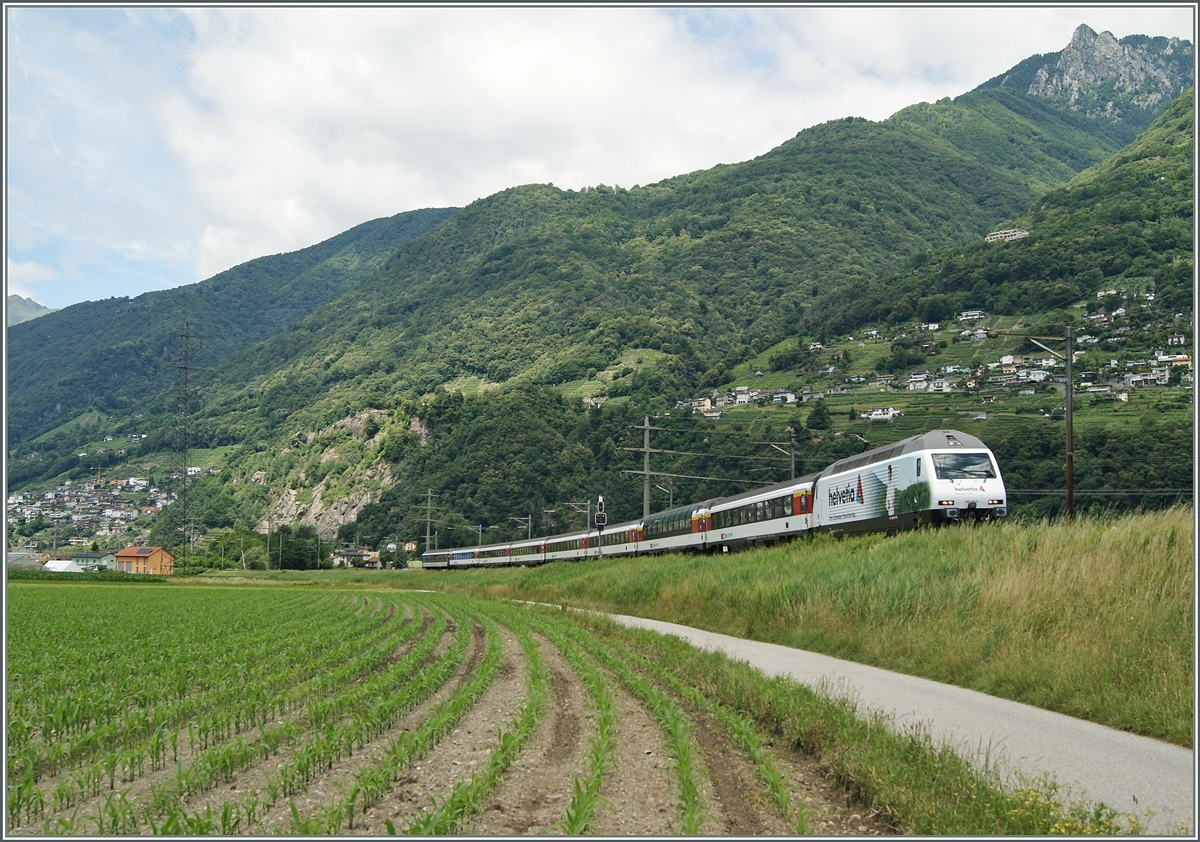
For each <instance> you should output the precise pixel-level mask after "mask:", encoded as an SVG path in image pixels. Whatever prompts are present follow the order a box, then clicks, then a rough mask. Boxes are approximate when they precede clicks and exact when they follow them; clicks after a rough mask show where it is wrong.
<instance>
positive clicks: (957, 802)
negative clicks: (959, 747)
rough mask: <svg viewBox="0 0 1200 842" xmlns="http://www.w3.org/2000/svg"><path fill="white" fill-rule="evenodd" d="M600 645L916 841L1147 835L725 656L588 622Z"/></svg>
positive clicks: (1046, 787)
mask: <svg viewBox="0 0 1200 842" xmlns="http://www.w3.org/2000/svg"><path fill="white" fill-rule="evenodd" d="M578 622H580V623H581V624H585V625H588V626H590V630H591V631H592V632H593V633H594V634H596V635H597V636H598V637H601V638H603V637H606V636H609V637H617V638H619V639H621V640H624V641H626V642H629V643H630V644H631V645H632V646H633V647H634V648H635V649H636V650H638V651H640V652H641V653H643V654H644V655H645V656H646V657H647V658H649V659H650V660H652V661H653V662H654V663H655V664H657V665H658V666H659V667H660V668H661V671H662V672H664V673H665V674H669V675H671V676H673V677H674V678H675V679H677V680H678V681H680V682H683V683H686V684H689V685H693V686H694V687H696V688H697V689H698V691H699V692H700V693H701V694H702V695H703V696H704V697H705V698H706V699H709V700H710V701H712V702H716V703H720V704H723V705H728V706H729V707H730V708H732V709H733V710H735V711H738V712H739V713H741V714H743V715H745V716H748V717H750V718H751V719H752V720H753V721H754V722H756V723H757V724H758V725H759V727H762V728H764V729H767V730H770V731H772V732H774V733H776V734H779V735H781V736H782V737H783V738H784V739H785V740H786V741H787V742H788V743H789V744H791V745H792V746H794V747H796V748H798V749H801V750H803V751H805V752H807V753H810V754H813V755H815V756H817V757H818V758H819V759H820V760H821V762H822V764H823V765H825V766H826V767H827V768H829V769H830V770H831V771H833V772H834V773H835V774H836V775H837V776H838V777H839V778H840V779H841V781H842V782H843V784H845V785H846V787H847V788H848V789H849V790H850V791H851V792H853V793H854V794H855V795H856V796H857V797H858V798H860V799H861V800H863V801H864V802H866V803H867V804H868V805H871V806H873V807H875V808H876V809H878V810H879V811H880V812H881V813H883V814H885V815H887V816H889V817H890V818H891V819H892V821H894V822H895V824H896V826H897V828H898V829H900V830H901V831H902V832H904V833H905V834H911V835H930V836H932V835H939V836H945V835H949V836H960V835H961V836H967V835H1051V834H1053V835H1060V834H1063V835H1091V834H1123V833H1128V832H1131V831H1132V832H1134V833H1136V832H1138V831H1139V829H1140V828H1139V825H1138V823H1137V821H1136V819H1133V818H1132V817H1129V816H1120V815H1118V814H1117V813H1116V812H1115V811H1113V810H1111V809H1108V808H1107V807H1104V806H1103V805H1099V806H1090V805H1085V804H1083V803H1081V802H1080V803H1076V802H1072V803H1064V802H1063V800H1062V799H1061V798H1060V797H1059V794H1058V793H1057V791H1056V789H1055V787H1054V785H1053V784H1052V783H1047V782H1032V783H1030V782H1026V783H1023V784H1021V783H1018V785H1017V786H1015V787H1012V786H1010V787H1009V788H1005V787H1004V786H1002V784H1003V783H1004V782H1003V781H1001V780H999V779H998V778H997V777H996V776H995V774H993V773H989V772H984V773H980V772H978V771H976V770H975V769H974V768H972V767H971V765H970V764H969V763H968V762H967V761H966V760H963V759H962V758H961V757H959V756H958V755H957V754H956V753H955V752H954V751H953V750H951V749H950V748H940V749H939V748H935V747H934V746H933V745H932V742H931V740H930V738H929V737H928V735H926V734H923V733H922V732H920V731H911V732H908V733H905V734H897V733H895V732H893V731H892V730H891V728H890V727H889V726H888V724H887V723H885V722H884V721H882V720H879V719H863V718H860V717H859V715H858V714H857V713H856V712H855V710H854V707H853V705H852V704H851V703H849V702H847V701H845V700H834V699H829V698H826V697H823V696H821V695H819V694H817V693H815V692H813V691H812V690H810V689H808V688H807V687H805V686H803V685H801V684H798V683H796V682H795V681H792V680H790V679H784V678H776V679H768V678H765V677H764V676H763V675H762V674H761V673H759V672H758V671H757V670H755V669H754V668H752V667H750V666H748V665H747V664H744V663H742V662H739V661H734V660H731V659H729V658H727V657H726V656H724V655H722V654H720V653H711V652H702V651H700V650H697V649H694V648H693V647H691V646H689V645H688V644H686V643H684V642H682V641H680V640H678V639H677V638H673V637H669V636H663V635H657V634H653V633H651V632H644V631H637V630H632V629H626V628H620V627H616V626H614V625H612V624H610V623H607V622H606V621H604V620H603V619H599V618H585V617H580V618H579V619H578Z"/></svg>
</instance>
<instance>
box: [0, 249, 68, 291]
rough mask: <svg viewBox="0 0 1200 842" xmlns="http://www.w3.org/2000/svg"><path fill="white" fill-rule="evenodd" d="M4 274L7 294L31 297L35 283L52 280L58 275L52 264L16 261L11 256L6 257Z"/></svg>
mask: <svg viewBox="0 0 1200 842" xmlns="http://www.w3.org/2000/svg"><path fill="white" fill-rule="evenodd" d="M4 275H5V281H6V282H7V283H6V287H7V292H8V294H9V295H19V296H21V297H22V298H32V297H34V292H33V290H34V289H35V287H36V286H37V284H39V283H41V282H43V281H53V280H54V279H55V278H57V277H58V270H56V269H55V268H54V267H52V266H42V265H41V264H38V263H33V262H30V261H26V262H23V263H18V262H16V261H14V260H13V259H12V258H6V259H5V271H4Z"/></svg>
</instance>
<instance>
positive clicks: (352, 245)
mask: <svg viewBox="0 0 1200 842" xmlns="http://www.w3.org/2000/svg"><path fill="white" fill-rule="evenodd" d="M453 213H454V209H452V208H446V209H436V210H420V211H412V212H409V213H402V214H397V215H396V216H393V217H389V218H385V219H376V220H372V221H370V222H364V223H363V224H361V225H356V226H355V227H354V228H351V229H350V230H349V231H345V232H343V233H341V234H338V235H337V236H336V237H332V238H330V239H328V240H325V241H324V242H321V243H318V244H316V245H314V246H310V247H308V248H305V249H301V250H299V251H294V252H290V253H287V254H278V255H273V256H270V257H260V258H257V259H255V260H251V261H248V262H247V263H243V264H241V265H240V266H235V267H234V268H232V269H229V270H227V271H225V272H221V273H220V274H219V275H215V276H213V277H212V278H209V279H208V280H207V281H202V282H200V283H197V284H191V285H188V286H184V287H178V288H176V289H170V290H162V291H159V292H148V293H145V294H143V295H139V296H137V297H136V298H134V299H132V300H131V299H128V298H110V299H107V300H104V301H87V302H83V303H81V304H75V305H73V306H71V307H66V308H64V309H62V310H58V311H55V312H53V313H49V314H47V315H44V316H41V317H40V318H38V319H37V320H36V321H33V322H26V323H23V324H20V325H16V326H13V327H11V328H10V329H9V331H8V371H7V376H8V405H7V407H6V410H7V412H6V422H7V424H8V436H9V445H10V446H12V445H14V444H18V443H20V442H21V441H22V440H24V439H26V438H28V437H29V436H32V435H36V434H37V433H39V432H41V431H43V430H46V429H50V428H53V427H55V426H57V425H58V424H61V423H63V422H65V421H68V420H70V419H71V418H73V417H74V416H76V415H78V414H79V413H80V412H81V411H83V410H85V409H87V408H89V407H93V406H94V407H95V408H98V409H101V410H107V411H126V412H127V411H130V410H131V409H132V408H133V407H135V406H138V405H139V404H140V403H141V402H142V401H144V400H145V399H147V398H149V397H150V396H151V395H154V394H156V393H157V392H159V391H161V390H163V389H164V388H169V387H170V386H171V384H172V382H173V376H174V371H172V370H170V369H169V368H168V363H169V362H170V360H171V359H172V355H173V354H174V353H175V351H176V350H177V346H178V337H179V333H180V331H181V330H182V328H183V319H184V317H185V316H186V317H187V319H188V322H189V324H190V327H191V329H192V330H193V331H194V332H195V334H196V335H197V336H198V337H199V338H200V340H201V342H200V343H199V344H197V345H196V346H193V347H192V348H191V354H192V362H194V363H196V364H197V365H201V366H213V365H216V364H218V363H220V362H221V360H223V359H224V358H225V357H226V356H228V355H229V354H230V353H231V352H233V351H235V350H237V349H239V348H244V347H246V346H247V345H250V344H252V343H255V342H259V341H261V340H263V339H265V338H267V337H268V336H270V335H272V334H273V333H276V332H278V331H279V330H281V329H282V328H283V327H284V326H286V325H287V324H289V323H290V322H293V321H295V320H296V319H297V318H299V317H301V316H303V315H305V314H307V313H310V312H312V311H313V310H314V309H315V308H317V307H319V306H321V305H322V304H324V303H325V302H327V301H330V300H332V299H334V298H336V297H337V296H339V295H341V294H342V293H343V292H345V291H346V290H347V289H349V288H350V287H351V286H353V285H354V284H355V283H356V282H357V281H358V280H359V279H360V278H362V277H363V276H365V275H367V274H369V273H371V272H373V271H374V270H375V269H377V268H378V267H379V266H380V264H381V263H382V262H383V260H384V259H385V258H386V257H387V256H388V255H389V254H391V253H392V252H393V251H394V250H395V249H396V248H397V247H398V246H399V245H400V244H402V243H404V242H405V241H407V240H410V239H412V238H414V237H419V236H420V235H421V234H424V233H425V232H426V231H428V230H430V229H431V228H433V227H435V226H437V225H438V224H440V223H441V222H442V221H443V220H445V219H446V218H448V217H449V216H450V215H451V214H453Z"/></svg>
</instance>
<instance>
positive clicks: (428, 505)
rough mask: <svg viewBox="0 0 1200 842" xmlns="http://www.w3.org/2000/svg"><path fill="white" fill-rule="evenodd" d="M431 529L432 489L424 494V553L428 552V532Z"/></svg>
mask: <svg viewBox="0 0 1200 842" xmlns="http://www.w3.org/2000/svg"><path fill="white" fill-rule="evenodd" d="M432 528H433V489H432V488H431V489H429V490H427V491H426V492H425V552H429V550H430V543H429V532H430V530H431V529H432Z"/></svg>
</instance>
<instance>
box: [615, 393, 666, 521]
mask: <svg viewBox="0 0 1200 842" xmlns="http://www.w3.org/2000/svg"><path fill="white" fill-rule="evenodd" d="M633 429H635V430H641V431H642V446H641V447H623V448H621V449H622V450H640V451H641V452H642V469H641V470H640V471H622V472H621V473H623V474H641V475H642V517H644V518H646V517H650V477H651V476H652V475H651V473H650V454H651V453H665V452H666V451H664V450H653V449H651V447H650V431H651V430H662V427H651V426H650V416H649V415H647V416H646V417H645V421H644V422H643V423H642V426H641V427H634V428H633ZM653 476H666V475H665V474H653Z"/></svg>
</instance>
